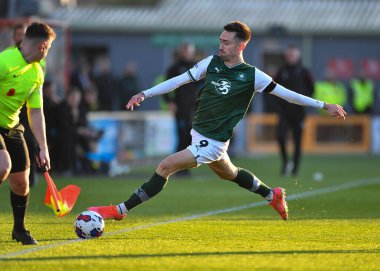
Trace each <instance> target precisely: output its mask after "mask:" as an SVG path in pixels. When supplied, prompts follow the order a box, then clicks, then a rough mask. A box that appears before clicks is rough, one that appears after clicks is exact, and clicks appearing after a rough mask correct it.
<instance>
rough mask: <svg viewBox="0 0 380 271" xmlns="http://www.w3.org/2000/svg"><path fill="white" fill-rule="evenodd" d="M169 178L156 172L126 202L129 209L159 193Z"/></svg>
mask: <svg viewBox="0 0 380 271" xmlns="http://www.w3.org/2000/svg"><path fill="white" fill-rule="evenodd" d="M167 181H168V179H166V178H164V177H162V176H160V175H158V174H157V173H154V174H153V176H152V177H151V178H150V180H149V181H147V182H146V183H144V184H143V185H142V186H141V187H140V188H138V189H137V190H136V191H135V192H134V193H133V194H132V195H131V197H130V198H129V199H128V200H127V201H125V202H124V205H125V207H126V208H127V211H130V210H131V209H132V208H134V207H136V206H137V205H139V204H141V203H143V202H144V201H147V200H149V199H150V198H152V197H154V196H155V195H157V194H158V193H159V192H160V191H161V190H162V189H163V188H164V187H165V185H166V183H167Z"/></svg>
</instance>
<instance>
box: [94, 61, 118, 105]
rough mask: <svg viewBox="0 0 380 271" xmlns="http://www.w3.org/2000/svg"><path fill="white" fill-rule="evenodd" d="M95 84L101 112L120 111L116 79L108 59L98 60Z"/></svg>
mask: <svg viewBox="0 0 380 271" xmlns="http://www.w3.org/2000/svg"><path fill="white" fill-rule="evenodd" d="M94 82H95V85H96V87H97V88H98V105H99V110H103V111H110V110H116V109H118V106H117V104H118V101H119V97H118V94H119V93H118V91H117V84H115V78H114V76H113V75H112V73H111V66H110V60H109V59H108V58H107V57H101V58H99V59H98V61H97V63H96V67H95V72H94Z"/></svg>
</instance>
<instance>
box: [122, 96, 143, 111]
mask: <svg viewBox="0 0 380 271" xmlns="http://www.w3.org/2000/svg"><path fill="white" fill-rule="evenodd" d="M144 100H145V94H144V92H140V93H137V94H136V95H134V96H133V97H132V98H131V99H130V100H129V102H128V104H127V105H126V106H125V107H126V108H127V109H129V110H131V111H133V108H134V107H135V106H140V103H142V102H143V101H144Z"/></svg>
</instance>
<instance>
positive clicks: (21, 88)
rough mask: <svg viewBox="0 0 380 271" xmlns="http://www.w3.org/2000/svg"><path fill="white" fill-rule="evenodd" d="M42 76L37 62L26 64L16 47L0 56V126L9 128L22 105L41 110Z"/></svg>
mask: <svg viewBox="0 0 380 271" xmlns="http://www.w3.org/2000/svg"><path fill="white" fill-rule="evenodd" d="M43 82H44V73H43V71H42V68H41V66H40V64H39V63H38V62H33V63H30V64H29V63H27V62H26V61H25V59H24V57H23V56H22V54H21V52H20V50H19V49H18V48H14V49H9V50H5V51H3V52H1V53H0V127H2V128H5V129H10V128H13V127H14V126H15V125H17V124H18V122H19V114H20V110H21V108H22V106H23V105H24V103H25V102H26V106H27V107H29V108H42V104H43V102H42V84H43Z"/></svg>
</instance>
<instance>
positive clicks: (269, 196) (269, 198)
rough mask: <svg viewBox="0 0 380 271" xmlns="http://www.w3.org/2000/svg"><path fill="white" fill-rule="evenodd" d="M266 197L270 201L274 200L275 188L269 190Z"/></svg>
mask: <svg viewBox="0 0 380 271" xmlns="http://www.w3.org/2000/svg"><path fill="white" fill-rule="evenodd" d="M265 199H266V200H267V201H269V202H271V201H272V200H273V190H271V191H270V192H269V194H268V195H267V196H266V197H265Z"/></svg>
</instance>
